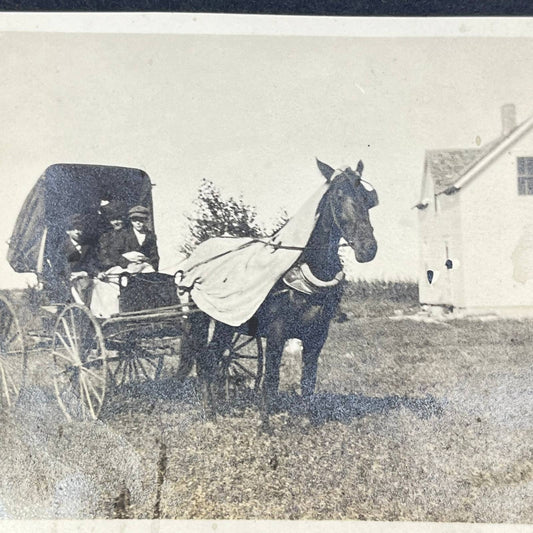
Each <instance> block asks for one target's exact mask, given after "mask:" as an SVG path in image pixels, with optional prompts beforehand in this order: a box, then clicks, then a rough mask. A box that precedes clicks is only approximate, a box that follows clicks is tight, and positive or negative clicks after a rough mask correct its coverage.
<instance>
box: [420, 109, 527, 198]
mask: <svg viewBox="0 0 533 533" xmlns="http://www.w3.org/2000/svg"><path fill="white" fill-rule="evenodd" d="M532 127H533V117H530V118H529V119H527V120H526V121H524V122H522V124H520V125H519V126H518V127H516V128H515V129H514V130H512V131H511V132H510V133H509V134H508V135H506V136H500V137H498V138H497V139H494V140H493V141H491V142H489V143H487V144H485V145H483V146H481V147H480V148H467V149H451V150H427V151H426V161H425V167H424V168H425V172H424V180H425V179H428V177H431V179H432V180H433V185H434V193H435V194H442V193H447V194H449V193H451V192H455V191H457V190H458V189H460V188H461V187H462V186H463V185H465V184H466V183H467V182H468V181H470V180H471V179H472V178H473V177H474V176H476V175H477V174H478V173H479V172H480V171H481V170H482V169H483V168H485V165H486V164H489V163H490V162H491V161H492V160H493V158H494V157H497V156H498V155H499V154H500V153H501V152H502V151H503V150H505V149H506V148H507V147H508V146H510V145H511V144H513V143H514V142H516V141H517V140H518V139H519V138H520V137H522V135H523V134H524V133H526V132H527V131H529V130H530V129H531V128H532ZM422 205H424V200H422V203H421V204H419V206H422Z"/></svg>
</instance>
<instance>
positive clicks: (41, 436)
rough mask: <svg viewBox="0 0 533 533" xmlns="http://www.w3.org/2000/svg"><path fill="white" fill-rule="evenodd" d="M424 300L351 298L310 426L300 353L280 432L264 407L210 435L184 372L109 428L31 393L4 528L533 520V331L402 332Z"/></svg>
mask: <svg viewBox="0 0 533 533" xmlns="http://www.w3.org/2000/svg"><path fill="white" fill-rule="evenodd" d="M416 301H417V296H416V287H414V286H413V285H412V284H409V283H397V284H393V283H390V284H386V283H358V284H353V285H351V286H349V287H348V290H347V291H346V295H345V298H344V300H343V303H342V309H341V312H342V313H343V314H341V315H340V316H339V321H337V322H335V323H333V324H332V327H331V331H330V336H329V339H328V342H327V344H326V346H325V347H324V350H323V352H322V356H321V360H320V368H319V381H318V387H317V389H318V390H317V395H316V398H315V400H314V403H313V406H312V409H311V412H309V411H304V410H303V409H302V408H301V406H300V403H299V402H298V381H299V372H300V363H299V357H298V354H297V353H294V352H290V353H287V354H285V358H284V363H283V367H282V384H281V389H282V392H283V394H282V404H281V409H280V412H279V413H277V414H275V415H273V416H272V419H271V422H272V428H273V431H272V433H271V434H268V433H263V432H261V431H260V419H259V415H258V412H257V409H256V408H255V407H254V406H253V405H252V404H242V405H239V406H235V407H234V408H233V409H231V408H230V409H228V411H227V412H226V414H224V415H223V416H219V417H218V419H217V421H216V422H215V423H212V422H206V421H205V419H204V416H203V413H202V410H201V407H200V403H199V401H198V398H197V396H196V394H195V388H194V383H195V380H194V377H191V378H188V379H187V380H185V382H184V383H182V384H181V385H178V384H177V383H176V382H175V381H174V380H173V379H171V377H170V374H171V370H170V369H171V368H172V365H168V367H167V368H168V369H169V370H168V373H167V374H166V375H165V376H163V379H162V380H160V381H159V382H156V383H138V384H134V385H132V386H130V387H128V388H127V389H125V390H120V391H117V392H116V393H115V397H114V399H113V402H112V403H111V404H110V405H109V407H108V408H107V409H106V410H105V411H104V413H103V416H102V419H101V420H100V421H98V422H96V423H83V424H82V423H74V422H72V423H66V422H65V421H64V420H63V418H62V415H61V412H60V411H59V409H58V408H57V406H56V403H55V400H54V397H53V395H52V393H51V391H50V390H48V389H47V388H46V387H43V386H42V384H41V383H39V382H38V380H37V379H35V380H34V383H33V384H32V385H30V386H29V387H28V389H27V390H26V391H25V392H24V394H23V395H22V396H21V398H20V403H19V405H18V406H17V407H16V408H15V409H14V410H12V411H10V412H7V413H2V414H1V415H0V423H1V424H2V429H1V435H2V443H1V452H2V453H0V516H2V515H3V516H6V517H12V518H51V517H63V518H64V517H70V518H88V517H120V516H126V517H130V518H152V517H153V516H154V513H155V514H159V516H161V517H163V518H209V519H224V518H257V519H266V518H276V519H366V520H431V521H466V522H531V521H533V431H532V428H533V416H532V413H533V385H532V384H533V379H532V378H533V370H532V365H531V357H532V355H531V354H532V341H533V339H532V333H533V323H532V322H530V321H525V320H524V321H511V320H505V321H503V320H501V321H490V322H485V321H473V320H466V319H463V320H449V321H446V322H441V323H421V322H415V321H413V320H409V319H408V318H406V317H401V316H396V317H395V318H394V319H391V318H390V317H391V316H394V315H395V313H394V312H395V311H402V312H403V313H409V312H414V311H416V308H417V303H416ZM396 315H399V313H398V312H397V313H396ZM38 357H44V355H42V354H41V355H35V356H34V358H38ZM37 362H38V361H33V362H32V364H36V363H37Z"/></svg>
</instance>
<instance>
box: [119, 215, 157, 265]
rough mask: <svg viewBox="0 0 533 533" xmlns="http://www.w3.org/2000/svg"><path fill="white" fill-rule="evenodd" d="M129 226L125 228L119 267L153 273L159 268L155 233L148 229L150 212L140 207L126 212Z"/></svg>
mask: <svg viewBox="0 0 533 533" xmlns="http://www.w3.org/2000/svg"><path fill="white" fill-rule="evenodd" d="M128 218H129V220H130V223H131V226H129V227H126V229H125V230H124V232H123V234H122V236H123V239H124V240H123V246H124V249H125V250H126V251H125V252H123V253H122V257H121V259H120V260H119V263H118V264H119V265H120V266H122V267H124V268H127V269H128V270H130V271H131V272H155V271H157V269H158V268H159V253H158V250H157V239H156V236H155V233H154V232H153V231H151V230H150V229H149V228H148V220H149V218H150V211H149V210H148V209H147V208H146V207H143V206H141V205H136V206H135V207H132V208H131V209H130V210H129V212H128Z"/></svg>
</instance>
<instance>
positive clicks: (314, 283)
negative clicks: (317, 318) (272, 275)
mask: <svg viewBox="0 0 533 533" xmlns="http://www.w3.org/2000/svg"><path fill="white" fill-rule="evenodd" d="M343 279H344V272H343V271H342V270H340V271H339V272H337V274H336V275H335V277H334V278H333V279H332V280H330V281H324V280H321V279H319V278H317V277H316V276H315V275H314V274H313V273H312V272H311V269H310V268H309V265H308V264H307V263H302V264H298V265H295V266H293V267H292V268H291V269H290V270H289V271H288V272H287V273H286V274H285V276H283V282H284V283H285V285H287V286H288V287H290V288H291V289H294V290H296V291H298V292H302V293H304V294H323V293H324V292H326V291H327V290H329V289H332V288H333V287H336V286H337V285H338V284H339V283H340V282H341V281H342V280H343Z"/></svg>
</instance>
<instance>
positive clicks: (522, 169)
mask: <svg viewBox="0 0 533 533" xmlns="http://www.w3.org/2000/svg"><path fill="white" fill-rule="evenodd" d="M516 163H517V169H518V194H533V157H517V158H516Z"/></svg>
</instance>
